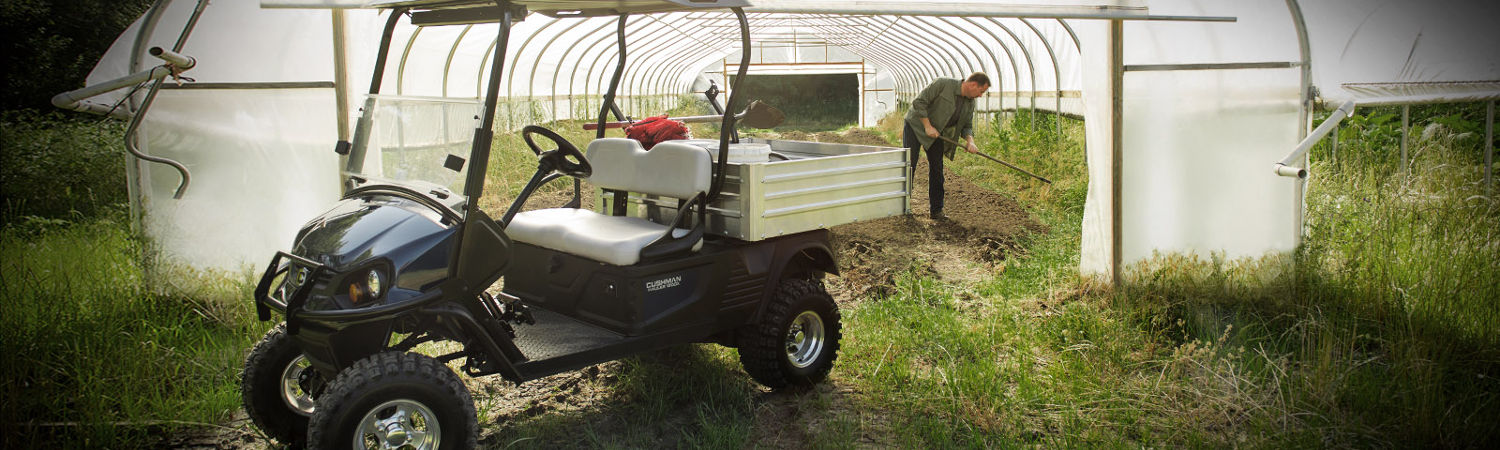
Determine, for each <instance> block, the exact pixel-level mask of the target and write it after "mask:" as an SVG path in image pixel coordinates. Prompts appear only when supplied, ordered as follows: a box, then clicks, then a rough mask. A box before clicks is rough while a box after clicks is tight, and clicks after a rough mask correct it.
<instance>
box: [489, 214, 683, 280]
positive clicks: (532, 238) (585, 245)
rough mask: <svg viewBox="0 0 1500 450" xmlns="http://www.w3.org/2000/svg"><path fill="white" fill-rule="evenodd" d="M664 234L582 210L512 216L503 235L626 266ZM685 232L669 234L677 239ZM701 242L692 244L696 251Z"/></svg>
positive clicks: (658, 227)
mask: <svg viewBox="0 0 1500 450" xmlns="http://www.w3.org/2000/svg"><path fill="white" fill-rule="evenodd" d="M666 232H667V226H666V225H662V224H658V223H655V222H651V221H649V220H646V219H641V218H636V217H618V216H606V215H603V214H599V213H596V212H593V211H589V210H585V209H573V208H552V209H539V210H535V211H526V212H523V213H520V214H516V217H515V218H514V219H511V221H510V225H509V226H507V227H506V228H505V234H506V235H508V236H510V238H511V239H512V240H514V241H516V242H525V243H527V244H531V245H535V246H538V247H542V248H549V249H552V250H557V251H560V252H563V253H568V254H571V255H577V256H582V257H585V258H589V259H592V260H595V261H600V262H604V263H609V264H614V265H617V266H629V265H632V264H635V263H637V262H640V260H641V249H642V248H644V247H646V245H648V244H650V243H652V242H654V241H656V240H657V239H658V238H660V237H661V236H662V235H663V234H665V233H666ZM687 233H688V230H687V229H683V228H677V229H675V230H673V232H672V236H673V237H681V236H683V235H686V234H687ZM701 245H702V241H699V242H698V243H696V244H694V247H693V248H694V249H695V250H696V249H697V248H698V247H699V246H701Z"/></svg>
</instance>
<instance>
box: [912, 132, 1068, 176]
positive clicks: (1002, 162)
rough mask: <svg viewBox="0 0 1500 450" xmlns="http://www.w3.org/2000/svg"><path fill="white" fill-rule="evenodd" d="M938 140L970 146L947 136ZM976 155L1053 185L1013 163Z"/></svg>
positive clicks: (982, 154) (980, 154) (960, 145)
mask: <svg viewBox="0 0 1500 450" xmlns="http://www.w3.org/2000/svg"><path fill="white" fill-rule="evenodd" d="M938 139H942V140H944V141H946V142H948V143H950V144H953V145H956V146H959V147H964V146H967V145H968V144H964V143H962V142H958V141H956V140H953V139H950V138H949V137H947V136H938ZM974 154H976V155H979V156H983V157H984V159H988V160H990V161H994V162H997V163H1000V164H1001V165H1004V166H1005V167H1009V168H1012V169H1016V170H1017V171H1020V172H1021V173H1024V174H1027V175H1031V177H1032V178H1036V179H1038V180H1042V182H1043V183H1047V184H1052V180H1048V179H1046V178H1042V176H1041V175H1037V174H1034V173H1031V172H1030V171H1028V170H1026V169H1022V168H1020V167H1016V165H1015V164H1011V163H1008V162H1005V161H1001V160H1000V158H996V157H993V156H990V155H986V154H984V153H978V152H975V153H974Z"/></svg>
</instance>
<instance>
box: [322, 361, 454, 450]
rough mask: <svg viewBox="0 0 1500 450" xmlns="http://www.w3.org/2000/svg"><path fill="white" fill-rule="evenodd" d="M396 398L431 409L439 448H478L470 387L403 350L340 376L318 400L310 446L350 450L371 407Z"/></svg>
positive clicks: (440, 365) (435, 364)
mask: <svg viewBox="0 0 1500 450" xmlns="http://www.w3.org/2000/svg"><path fill="white" fill-rule="evenodd" d="M398 399H401V400H410V401H415V402H417V403H420V404H421V405H422V406H425V407H426V408H429V409H430V410H431V411H432V413H433V415H434V416H436V417H435V418H433V419H435V420H436V421H437V423H438V425H439V428H440V429H441V433H440V434H441V439H440V442H439V446H440V448H442V449H472V448H474V447H476V446H478V445H479V436H478V432H479V423H478V421H477V420H476V419H475V417H474V400H473V398H472V397H470V396H469V389H468V388H467V387H464V384H463V382H462V381H460V380H459V379H458V375H455V374H454V373H453V371H452V370H449V369H448V367H447V366H444V365H443V363H441V362H438V360H436V359H433V358H432V357H430V356H427V355H421V354H417V353H406V352H386V353H380V354H376V355H374V356H370V357H368V358H365V359H361V360H359V361H357V362H355V363H354V365H353V366H350V367H348V368H346V369H344V370H343V371H341V372H339V374H338V376H337V377H334V379H333V381H331V382H329V383H328V388H327V390H326V391H324V393H323V395H322V396H320V397H318V407H317V409H316V410H315V411H314V412H313V416H312V422H311V424H310V425H309V428H308V443H309V445H311V446H312V448H315V449H328V450H333V449H340V450H342V449H346V448H349V446H350V443H352V442H354V434H355V432H356V430H357V429H358V427H359V421H360V420H361V419H363V418H364V417H365V415H366V414H368V413H371V412H372V410H373V409H374V408H375V407H377V406H379V405H381V404H383V403H385V402H387V401H391V400H398Z"/></svg>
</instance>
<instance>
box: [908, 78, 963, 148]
mask: <svg viewBox="0 0 1500 450" xmlns="http://www.w3.org/2000/svg"><path fill="white" fill-rule="evenodd" d="M962 84H963V82H962V81H959V80H955V79H952V78H938V79H936V80H932V83H931V84H928V85H927V87H926V88H923V89H922V93H921V94H917V99H916V100H912V102H911V109H910V110H908V111H906V125H907V126H910V127H911V129H912V131H915V132H916V134H917V140H919V141H921V142H922V148H928V147H931V146H932V141H934V140H935V139H934V138H932V137H929V136H927V129H926V128H924V127H923V126H922V118H923V117H926V118H927V121H929V122H932V126H933V127H934V128H937V129H938V133H940V134H942V135H943V136H947V137H948V138H949V139H953V140H955V141H959V142H963V138H965V137H969V136H973V135H974V100H973V99H970V98H968V97H964V96H963V95H961V94H962V90H961V89H960V86H961V85H962ZM955 110H957V111H958V124H957V125H956V126H954V127H952V128H944V127H943V126H944V125H947V124H948V121H949V120H950V119H952V118H953V112H954V111H955ZM945 147H946V148H945V149H944V150H946V151H945V152H944V153H946V154H947V156H948V159H953V154H954V152H955V151H956V150H957V149H956V148H954V146H953V145H952V144H951V143H950V144H949V145H946V146H945Z"/></svg>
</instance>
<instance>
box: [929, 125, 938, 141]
mask: <svg viewBox="0 0 1500 450" xmlns="http://www.w3.org/2000/svg"><path fill="white" fill-rule="evenodd" d="M926 128H927V137H934V138H935V137H938V129H937V128H934V127H933V126H932V125H927V126H926Z"/></svg>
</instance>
